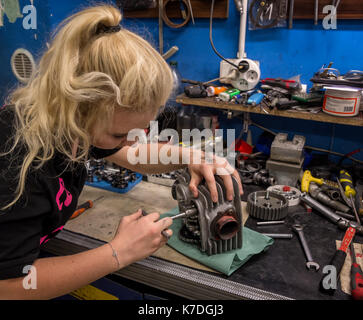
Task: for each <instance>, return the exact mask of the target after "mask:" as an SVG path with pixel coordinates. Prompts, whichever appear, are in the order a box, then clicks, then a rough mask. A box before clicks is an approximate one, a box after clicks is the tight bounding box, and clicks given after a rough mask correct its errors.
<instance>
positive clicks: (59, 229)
mask: <svg viewBox="0 0 363 320" xmlns="http://www.w3.org/2000/svg"><path fill="white" fill-rule="evenodd" d="M63 228H64V226H61V227H59V228H57V229H55V230H53V231H52V233H56V232H58V231H62V229H63ZM50 239H51V238H49V235H46V236H44V237H41V238H40V244H43V243H47V242H48V241H49V240H50Z"/></svg>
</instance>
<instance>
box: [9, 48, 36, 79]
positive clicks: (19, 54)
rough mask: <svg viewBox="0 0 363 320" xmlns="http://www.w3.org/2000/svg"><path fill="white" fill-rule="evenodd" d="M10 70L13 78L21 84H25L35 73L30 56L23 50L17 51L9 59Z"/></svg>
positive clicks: (33, 63)
mask: <svg viewBox="0 0 363 320" xmlns="http://www.w3.org/2000/svg"><path fill="white" fill-rule="evenodd" d="M11 68H12V69H13V73H14V75H15V77H16V78H17V79H18V80H19V81H20V82H22V83H27V82H28V81H29V79H30V78H31V76H32V75H33V72H34V71H35V62H34V58H33V56H32V54H31V53H30V52H29V51H28V50H25V49H17V50H15V52H14V53H13V55H12V57H11Z"/></svg>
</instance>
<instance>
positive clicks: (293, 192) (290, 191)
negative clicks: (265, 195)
mask: <svg viewBox="0 0 363 320" xmlns="http://www.w3.org/2000/svg"><path fill="white" fill-rule="evenodd" d="M267 191H270V192H274V193H277V194H281V195H283V196H284V197H285V198H286V200H287V201H288V203H289V207H293V206H297V205H298V204H299V203H300V195H301V192H300V190H299V189H297V188H294V187H290V186H286V185H274V186H271V187H268V188H267Z"/></svg>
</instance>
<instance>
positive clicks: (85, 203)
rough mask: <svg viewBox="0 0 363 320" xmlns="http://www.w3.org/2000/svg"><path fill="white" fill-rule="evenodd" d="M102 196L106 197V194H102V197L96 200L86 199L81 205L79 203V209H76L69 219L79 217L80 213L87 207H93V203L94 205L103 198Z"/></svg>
mask: <svg viewBox="0 0 363 320" xmlns="http://www.w3.org/2000/svg"><path fill="white" fill-rule="evenodd" d="M102 198H104V196H101V197H98V198H97V199H96V200H93V201H92V200H88V201H86V202H84V203H82V204H81V205H79V206H78V207H77V210H76V211H74V213H73V214H72V216H71V217H70V219H69V220H72V219H74V218H77V217H78V216H79V215H81V214H82V213H83V212H85V211H86V210H87V209H90V208H92V207H93V205H94V203H95V202H96V201H99V200H101V199H102Z"/></svg>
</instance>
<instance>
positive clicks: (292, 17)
mask: <svg viewBox="0 0 363 320" xmlns="http://www.w3.org/2000/svg"><path fill="white" fill-rule="evenodd" d="M293 19H294V0H290V11H289V29H292V24H293Z"/></svg>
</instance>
